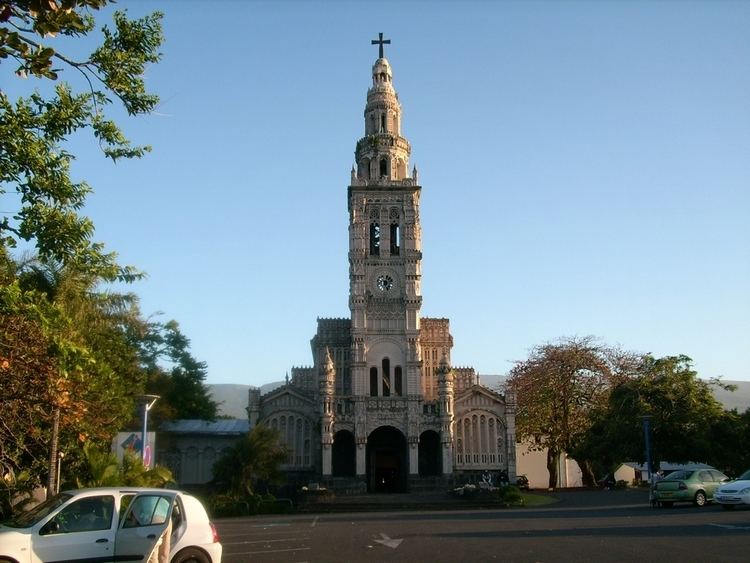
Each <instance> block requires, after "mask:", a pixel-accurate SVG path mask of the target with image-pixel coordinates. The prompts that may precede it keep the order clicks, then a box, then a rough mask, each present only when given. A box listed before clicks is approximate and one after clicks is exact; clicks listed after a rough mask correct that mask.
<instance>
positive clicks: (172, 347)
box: [134, 321, 219, 424]
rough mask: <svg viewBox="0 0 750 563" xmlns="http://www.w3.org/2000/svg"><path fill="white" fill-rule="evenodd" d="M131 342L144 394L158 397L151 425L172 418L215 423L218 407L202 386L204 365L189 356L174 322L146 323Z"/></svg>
mask: <svg viewBox="0 0 750 563" xmlns="http://www.w3.org/2000/svg"><path fill="white" fill-rule="evenodd" d="M145 328H146V330H145V332H144V333H143V334H140V335H138V339H137V340H136V341H135V342H134V344H135V345H136V346H138V348H139V354H140V361H141V366H142V368H143V370H144V371H145V372H146V373H147V374H148V380H147V383H146V392H147V393H151V394H154V395H159V396H160V397H161V398H160V399H159V401H158V402H157V403H156V405H155V407H154V410H153V411H152V414H151V419H152V420H153V422H154V424H159V422H162V421H164V420H173V419H201V420H215V419H216V417H217V416H218V411H219V404H218V403H217V402H216V401H214V400H213V399H212V398H211V395H210V393H209V391H208V388H207V387H206V385H205V380H206V375H207V373H208V370H207V367H206V364H205V362H201V361H198V360H196V359H195V358H194V357H193V356H192V354H191V353H190V340H189V339H188V338H187V337H186V336H185V335H184V334H182V332H181V331H180V327H179V325H178V324H177V322H176V321H168V322H166V323H158V322H149V323H148V324H147V325H146V327H145Z"/></svg>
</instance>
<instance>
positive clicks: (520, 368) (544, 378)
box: [508, 337, 634, 487]
mask: <svg viewBox="0 0 750 563" xmlns="http://www.w3.org/2000/svg"><path fill="white" fill-rule="evenodd" d="M633 363H634V362H633V357H632V355H631V354H628V353H625V352H623V351H621V350H619V349H615V348H607V347H605V346H602V345H600V344H598V343H596V341H595V340H594V338H592V337H586V338H567V339H562V340H561V341H560V342H558V343H555V344H544V345H542V346H538V347H536V348H534V349H533V350H532V352H531V354H530V356H529V358H528V359H527V360H525V361H523V362H518V363H517V364H516V365H515V367H514V368H513V369H512V370H511V372H510V377H509V379H508V385H509V386H510V387H511V388H512V389H513V390H514V391H515V392H516V396H517V398H518V409H517V411H516V421H517V429H518V436H519V438H521V439H522V440H524V441H526V442H528V443H530V444H531V446H530V447H531V448H532V449H535V450H538V451H543V450H546V451H547V469H548V471H549V486H550V487H555V486H556V485H557V466H558V462H559V459H560V456H561V454H562V453H563V452H567V453H569V454H571V455H576V453H578V454H580V455H578V458H577V459H576V461H578V464H579V466H580V467H581V469H582V471H583V479H584V484H586V485H592V484H593V483H594V481H595V476H594V469H593V466H592V463H591V459H590V458H587V457H585V456H583V455H582V454H583V452H582V451H579V450H578V449H577V447H578V445H579V443H580V441H581V440H582V438H583V436H585V433H586V431H587V430H588V428H589V426H590V424H591V418H590V417H591V413H592V412H593V411H594V410H595V409H596V408H598V406H599V405H602V404H604V403H605V402H606V399H607V396H608V394H609V391H610V389H611V388H612V387H613V386H614V385H615V384H616V383H617V382H619V381H623V380H625V379H627V378H628V377H630V376H631V375H632V366H633Z"/></svg>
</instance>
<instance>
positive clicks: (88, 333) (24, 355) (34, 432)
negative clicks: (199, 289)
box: [0, 0, 162, 490]
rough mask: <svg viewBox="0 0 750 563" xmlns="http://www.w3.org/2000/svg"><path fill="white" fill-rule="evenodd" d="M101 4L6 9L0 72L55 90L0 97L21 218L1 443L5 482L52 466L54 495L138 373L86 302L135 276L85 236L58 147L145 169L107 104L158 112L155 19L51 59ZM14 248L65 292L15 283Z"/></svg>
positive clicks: (117, 17)
mask: <svg viewBox="0 0 750 563" xmlns="http://www.w3.org/2000/svg"><path fill="white" fill-rule="evenodd" d="M108 3H109V1H108V0H4V1H2V2H0V59H5V60H7V61H11V60H12V61H15V62H16V63H17V66H16V67H15V69H14V70H15V74H16V75H17V76H18V77H20V78H27V77H32V78H35V79H38V80H40V81H41V84H42V86H43V87H44V86H45V85H52V84H54V88H46V89H45V93H42V92H40V91H39V90H34V91H33V92H30V93H28V94H27V95H25V96H22V97H19V98H18V99H17V100H15V101H12V100H11V99H10V98H9V96H8V94H7V92H6V91H4V90H0V194H2V195H4V194H6V193H8V192H14V194H15V197H12V198H7V199H4V201H6V204H7V205H11V202H17V208H16V209H14V210H12V211H11V212H10V213H4V216H3V217H2V218H1V219H0V262H2V276H3V279H2V286H0V315H2V318H0V322H1V323H2V328H3V332H2V333H0V337H1V338H2V341H0V353H1V354H2V357H0V365H2V366H3V367H2V369H3V371H4V373H3V376H4V378H3V380H2V382H1V383H0V384H2V386H3V388H2V390H3V391H6V390H8V391H10V392H12V395H11V396H12V397H13V401H14V402H9V403H8V405H9V407H13V410H11V409H10V408H8V409H6V408H5V407H6V404H5V403H4V405H3V406H4V412H3V420H4V421H8V422H7V424H6V428H5V429H4V430H3V432H4V435H2V436H0V438H2V442H0V459H2V460H3V461H2V462H3V463H4V464H5V465H7V466H9V467H10V468H11V469H13V468H14V467H15V466H17V465H18V464H22V465H24V464H26V465H25V466H27V467H32V468H33V471H32V476H33V477H34V478H32V479H29V480H27V483H30V484H33V483H34V482H36V481H38V478H39V475H40V473H41V469H40V467H39V463H40V461H39V460H40V457H47V459H48V490H52V489H53V488H54V485H55V482H54V476H55V471H54V468H55V464H56V458H57V446H58V441H59V440H63V441H66V440H67V441H68V442H70V441H73V440H75V439H79V440H85V439H87V436H89V435H93V436H96V435H101V434H102V433H103V431H104V430H105V429H106V428H107V425H110V426H111V425H116V424H118V420H120V419H121V418H122V413H123V412H124V411H127V410H128V409H129V408H131V407H132V405H129V404H128V400H127V397H128V393H127V389H126V388H127V386H128V385H132V383H133V382H132V381H128V380H127V376H128V375H130V374H134V373H136V372H135V370H133V369H132V368H133V366H134V365H137V364H135V362H133V357H134V356H133V354H132V350H131V351H130V352H131V353H130V354H129V353H127V350H128V346H127V343H126V341H125V340H124V338H123V337H122V336H123V330H124V329H123V326H121V325H118V324H117V322H115V321H114V318H115V315H113V311H112V310H109V311H105V309H106V307H107V306H111V305H113V304H114V302H113V301H111V300H110V299H109V297H108V296H106V295H104V294H102V293H100V292H96V293H95V294H93V293H92V292H90V291H88V290H90V289H91V288H94V287H97V286H98V285H99V284H100V283H101V282H107V281H113V280H121V281H133V280H135V279H137V278H138V277H140V274H139V273H138V272H137V271H135V270H134V269H133V268H131V267H122V266H120V265H118V264H117V262H116V259H115V255H114V254H113V253H108V252H106V251H105V249H104V246H103V245H102V244H101V243H97V242H94V241H93V240H92V237H93V233H94V227H93V224H92V222H91V221H90V220H89V219H88V218H86V217H85V216H83V215H81V209H82V208H83V206H84V204H85V200H86V196H87V194H88V193H89V192H90V191H91V188H90V187H89V186H88V185H87V184H86V183H85V182H84V181H78V180H75V179H73V178H72V177H71V174H70V165H71V162H72V160H73V159H74V157H75V155H73V154H71V153H70V152H69V151H68V150H67V145H66V141H67V140H68V139H69V138H70V136H71V135H74V134H77V133H79V132H82V131H84V130H90V131H91V133H92V134H93V136H94V139H95V140H96V141H97V143H98V145H99V147H101V150H102V152H103V154H104V155H105V156H106V157H108V158H111V159H112V160H113V161H115V160H117V159H119V158H134V157H140V156H142V155H143V154H144V153H145V152H146V151H147V150H148V147H139V146H133V145H131V144H130V142H129V141H128V140H127V139H126V138H125V136H124V135H123V133H122V131H121V130H120V128H119V127H118V126H117V124H116V123H115V122H114V121H112V120H111V119H109V118H108V116H107V115H106V113H105V110H106V109H107V108H108V106H110V105H111V104H112V100H113V99H116V100H118V101H119V102H120V103H121V104H122V106H123V107H124V109H125V110H126V111H127V113H128V114H130V115H136V114H142V113H148V112H150V111H151V110H152V109H153V108H154V107H155V105H156V103H157V101H158V98H157V97H156V96H154V95H152V94H149V93H148V92H146V89H145V83H144V80H143V73H144V70H145V68H146V66H147V65H149V64H151V63H155V62H157V61H158V60H159V57H160V55H159V52H158V50H159V46H160V45H161V41H162V33H161V24H160V20H161V14H159V13H155V14H152V15H150V16H146V17H144V18H141V19H137V20H129V19H128V18H127V17H126V16H125V15H124V14H123V13H121V12H115V14H114V26H113V27H112V28H109V27H107V26H105V27H103V28H102V40H101V44H100V45H99V46H98V47H97V48H95V49H94V50H93V52H92V53H91V54H90V55H89V56H88V57H85V58H83V59H74V58H72V57H70V56H68V55H66V54H64V53H63V52H61V51H60V49H59V48H58V45H61V44H65V45H67V46H70V45H71V42H72V41H74V39H75V38H82V37H85V36H88V35H90V34H91V33H92V32H93V30H94V18H93V16H92V15H91V12H93V11H96V10H99V9H101V8H102V7H104V6H106V5H107V4H108ZM3 68H6V69H7V68H9V67H8V65H5V66H4V67H3ZM66 71H67V72H68V73H69V74H68V76H69V77H70V78H72V79H75V78H79V79H80V80H79V84H80V85H81V86H82V87H80V88H78V89H76V88H75V87H74V86H72V85H71V83H70V82H58V77H59V76H61V75H62V73H63V72H66ZM21 242H24V243H30V244H31V245H33V246H34V247H35V248H36V250H37V253H38V257H37V259H36V260H37V263H38V264H40V265H42V266H54V267H57V265H58V264H59V266H60V271H61V272H64V274H65V279H66V280H67V281H68V282H71V283H69V284H66V285H65V286H62V285H59V284H56V282H55V283H53V284H52V285H50V286H43V285H40V283H39V282H41V281H42V280H43V276H40V275H37V274H42V273H43V272H42V271H41V270H39V271H38V272H32V271H26V272H23V273H22V274H21V275H18V273H17V272H14V271H13V267H12V266H13V261H12V260H11V259H10V257H9V254H8V252H9V250H10V249H13V248H16V246H17V245H18V244H19V243H21ZM53 281H54V280H53ZM79 282H82V285H80V284H79ZM63 290H64V291H63ZM53 292H57V294H54V295H53ZM94 296H95V298H94ZM123 305H124V302H121V303H120V306H121V307H122V306H123ZM121 310H122V311H124V310H125V309H124V308H123V309H121ZM105 312H106V313H107V314H101V315H100V313H105ZM97 318H98V321H97V320H96V319H97ZM81 319H84V320H85V321H87V322H88V323H89V324H86V323H81V322H80V321H81ZM23 331H28V332H27V333H24V332H23ZM27 346H28V348H27ZM123 399H125V400H123ZM35 401H36V402H35ZM25 407H29V408H26V410H24V408H25ZM24 421H25V422H28V423H30V425H29V426H27V427H26V428H27V429H28V430H29V431H27V432H26V433H25V434H21V435H19V434H18V429H19V428H23V423H24ZM66 433H67V434H66ZM47 439H49V443H47V444H44V443H43V441H44V440H47ZM8 440H18V441H17V442H11V441H8ZM13 444H15V445H13ZM43 453H46V456H42V454H43Z"/></svg>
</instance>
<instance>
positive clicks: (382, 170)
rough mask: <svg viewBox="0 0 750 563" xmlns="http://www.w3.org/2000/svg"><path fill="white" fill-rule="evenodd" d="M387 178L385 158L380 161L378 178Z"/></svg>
mask: <svg viewBox="0 0 750 563" xmlns="http://www.w3.org/2000/svg"><path fill="white" fill-rule="evenodd" d="M387 176H388V161H387V160H386V159H385V158H381V159H380V177H381V178H386V177H387Z"/></svg>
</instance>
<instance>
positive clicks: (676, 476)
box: [667, 471, 695, 481]
mask: <svg viewBox="0 0 750 563" xmlns="http://www.w3.org/2000/svg"><path fill="white" fill-rule="evenodd" d="M693 473H695V471H675V472H673V473H670V474H669V475H668V476H667V479H670V480H672V481H675V480H676V481H679V480H682V479H690V476H691V475H692V474H693Z"/></svg>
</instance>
